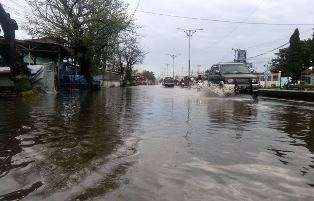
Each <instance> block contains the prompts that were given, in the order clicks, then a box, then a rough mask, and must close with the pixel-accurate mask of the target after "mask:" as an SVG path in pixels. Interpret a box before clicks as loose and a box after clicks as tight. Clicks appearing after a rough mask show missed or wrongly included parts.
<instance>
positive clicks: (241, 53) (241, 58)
mask: <svg viewBox="0 0 314 201" xmlns="http://www.w3.org/2000/svg"><path fill="white" fill-rule="evenodd" d="M237 56H238V58H237V61H238V62H243V63H245V62H246V50H238V55H237Z"/></svg>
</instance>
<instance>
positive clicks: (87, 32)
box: [26, 0, 132, 83]
mask: <svg viewBox="0 0 314 201" xmlns="http://www.w3.org/2000/svg"><path fill="white" fill-rule="evenodd" d="M28 3H29V4H30V5H31V7H32V11H33V16H31V17H30V18H29V26H27V27H26V28H27V30H28V31H29V33H30V34H31V35H33V36H34V37H41V38H49V39H52V40H53V41H55V42H57V43H61V44H64V45H65V46H68V47H71V48H73V49H74V50H75V57H76V59H77V60H78V63H79V66H80V68H81V69H80V70H81V72H82V73H83V74H84V76H85V78H86V79H87V81H88V82H89V83H92V77H91V71H92V67H94V68H99V67H103V66H105V65H106V62H108V60H109V58H111V57H112V55H113V54H115V53H116V51H115V50H116V49H117V48H115V47H116V46H117V44H118V42H119V34H120V33H121V32H122V31H124V30H126V29H127V28H128V27H129V26H130V25H131V24H132V23H131V19H130V17H129V16H128V14H127V5H126V4H125V3H123V2H122V1H120V0H28Z"/></svg>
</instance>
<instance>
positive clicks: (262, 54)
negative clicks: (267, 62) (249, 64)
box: [247, 42, 289, 59]
mask: <svg viewBox="0 0 314 201" xmlns="http://www.w3.org/2000/svg"><path fill="white" fill-rule="evenodd" d="M288 44H289V42H287V43H285V44H283V45H280V46H279V47H276V48H274V49H272V50H269V51H266V52H263V53H261V54H258V55H255V56H253V57H249V58H247V59H253V58H256V57H260V56H264V55H265V54H268V53H271V52H273V51H275V50H278V49H280V48H282V47H284V46H286V45H288Z"/></svg>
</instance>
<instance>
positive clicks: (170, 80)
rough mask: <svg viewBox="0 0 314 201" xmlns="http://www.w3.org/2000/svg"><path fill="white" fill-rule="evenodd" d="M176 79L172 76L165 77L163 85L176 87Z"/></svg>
mask: <svg viewBox="0 0 314 201" xmlns="http://www.w3.org/2000/svg"><path fill="white" fill-rule="evenodd" d="M174 84H175V83H174V79H173V78H172V77H165V78H164V80H163V85H164V86H165V87H174Z"/></svg>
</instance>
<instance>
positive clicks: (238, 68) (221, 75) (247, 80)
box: [208, 62, 259, 95]
mask: <svg viewBox="0 0 314 201" xmlns="http://www.w3.org/2000/svg"><path fill="white" fill-rule="evenodd" d="M208 82H209V85H210V84H217V85H220V86H221V87H222V86H223V85H229V86H233V87H234V91H235V93H236V94H238V93H247V94H251V95H257V90H258V88H259V84H258V80H257V77H256V76H255V75H253V74H252V73H251V72H250V70H249V68H248V67H247V66H246V65H245V64H244V63H233V62H231V63H219V64H215V65H213V66H212V67H211V69H210V70H209V71H208Z"/></svg>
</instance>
